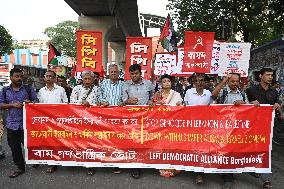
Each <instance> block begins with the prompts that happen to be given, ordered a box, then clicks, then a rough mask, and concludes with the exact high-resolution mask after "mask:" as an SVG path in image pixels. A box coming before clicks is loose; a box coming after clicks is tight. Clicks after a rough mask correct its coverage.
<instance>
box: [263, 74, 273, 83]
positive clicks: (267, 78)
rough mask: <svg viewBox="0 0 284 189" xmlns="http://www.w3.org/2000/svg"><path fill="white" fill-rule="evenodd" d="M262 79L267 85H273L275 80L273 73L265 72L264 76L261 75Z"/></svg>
mask: <svg viewBox="0 0 284 189" xmlns="http://www.w3.org/2000/svg"><path fill="white" fill-rule="evenodd" d="M260 79H261V81H262V82H264V83H266V84H271V83H272V80H273V72H264V74H263V75H260Z"/></svg>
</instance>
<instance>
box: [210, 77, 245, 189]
mask: <svg viewBox="0 0 284 189" xmlns="http://www.w3.org/2000/svg"><path fill="white" fill-rule="evenodd" d="M240 79H241V78H240V75H239V74H237V73H232V74H229V75H228V76H227V77H225V78H224V79H223V80H222V81H221V82H220V83H219V84H218V85H217V86H216V88H215V89H214V90H213V91H212V97H214V98H216V99H217V103H218V104H234V105H240V104H248V103H249V102H248V99H247V96H246V94H245V93H242V92H241V91H240V90H239V86H240ZM226 84H227V86H225V85H226ZM224 86H225V87H224ZM222 178H223V181H224V183H223V189H232V188H233V181H234V177H233V174H222Z"/></svg>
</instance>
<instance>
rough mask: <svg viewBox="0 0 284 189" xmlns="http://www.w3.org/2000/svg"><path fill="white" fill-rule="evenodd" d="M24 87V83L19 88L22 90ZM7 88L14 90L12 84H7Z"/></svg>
mask: <svg viewBox="0 0 284 189" xmlns="http://www.w3.org/2000/svg"><path fill="white" fill-rule="evenodd" d="M22 88H24V85H23V84H22V85H21V87H20V88H19V90H21V89H22ZM7 89H10V90H13V87H12V84H11V85H9V86H7Z"/></svg>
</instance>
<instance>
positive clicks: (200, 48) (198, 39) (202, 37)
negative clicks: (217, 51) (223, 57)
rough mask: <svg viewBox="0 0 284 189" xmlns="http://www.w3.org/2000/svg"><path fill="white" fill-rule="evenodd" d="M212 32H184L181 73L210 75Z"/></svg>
mask: <svg viewBox="0 0 284 189" xmlns="http://www.w3.org/2000/svg"><path fill="white" fill-rule="evenodd" d="M214 35H215V33H214V32H192V31H186V32H185V43H184V64H183V66H182V71H183V72H197V73H210V68H211V59H212V49H213V43H214Z"/></svg>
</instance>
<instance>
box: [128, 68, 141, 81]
mask: <svg viewBox="0 0 284 189" xmlns="http://www.w3.org/2000/svg"><path fill="white" fill-rule="evenodd" d="M130 78H131V80H132V81H133V82H138V81H140V79H141V73H140V72H139V70H134V71H133V72H130Z"/></svg>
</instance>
